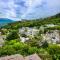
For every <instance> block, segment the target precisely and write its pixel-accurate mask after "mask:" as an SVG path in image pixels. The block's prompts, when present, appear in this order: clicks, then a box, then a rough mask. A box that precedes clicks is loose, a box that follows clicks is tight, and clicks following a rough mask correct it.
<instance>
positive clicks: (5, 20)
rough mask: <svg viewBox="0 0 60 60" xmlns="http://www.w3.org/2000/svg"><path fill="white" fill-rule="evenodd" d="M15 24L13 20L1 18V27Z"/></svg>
mask: <svg viewBox="0 0 60 60" xmlns="http://www.w3.org/2000/svg"><path fill="white" fill-rule="evenodd" d="M11 22H13V20H11V19H8V18H0V26H2V25H5V24H8V23H11Z"/></svg>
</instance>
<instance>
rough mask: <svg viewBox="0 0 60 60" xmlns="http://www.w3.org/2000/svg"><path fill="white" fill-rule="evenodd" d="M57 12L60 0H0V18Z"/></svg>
mask: <svg viewBox="0 0 60 60" xmlns="http://www.w3.org/2000/svg"><path fill="white" fill-rule="evenodd" d="M58 12H60V0H0V18H1V17H4V18H5V17H6V18H11V19H14V20H17V19H18V20H20V19H32V18H41V17H46V16H50V15H53V14H56V13H58Z"/></svg>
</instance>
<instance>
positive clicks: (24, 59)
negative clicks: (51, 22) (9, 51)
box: [0, 54, 42, 60]
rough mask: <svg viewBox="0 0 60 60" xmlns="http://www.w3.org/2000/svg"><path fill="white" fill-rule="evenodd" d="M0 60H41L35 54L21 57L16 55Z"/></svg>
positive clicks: (0, 59)
mask: <svg viewBox="0 0 60 60" xmlns="http://www.w3.org/2000/svg"><path fill="white" fill-rule="evenodd" d="M0 60H42V59H40V57H39V56H38V55H37V54H33V55H30V56H26V57H23V56H22V55H19V54H16V55H11V56H6V57H1V58H0Z"/></svg>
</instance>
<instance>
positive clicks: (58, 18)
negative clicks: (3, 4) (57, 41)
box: [4, 13, 60, 29]
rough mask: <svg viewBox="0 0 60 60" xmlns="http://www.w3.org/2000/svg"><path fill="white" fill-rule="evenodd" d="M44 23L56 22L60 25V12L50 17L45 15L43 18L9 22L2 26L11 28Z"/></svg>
mask: <svg viewBox="0 0 60 60" xmlns="http://www.w3.org/2000/svg"><path fill="white" fill-rule="evenodd" d="M45 24H57V25H60V13H59V14H56V15H54V16H51V17H47V18H44V19H35V20H23V21H18V22H15V23H10V24H8V25H6V26H4V28H11V29H18V28H20V27H23V26H24V27H33V26H41V25H45Z"/></svg>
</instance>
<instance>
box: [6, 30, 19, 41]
mask: <svg viewBox="0 0 60 60" xmlns="http://www.w3.org/2000/svg"><path fill="white" fill-rule="evenodd" d="M17 38H19V36H18V34H17V32H16V31H15V30H14V31H12V32H10V33H9V34H8V36H7V37H6V40H8V41H9V40H14V39H17Z"/></svg>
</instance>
